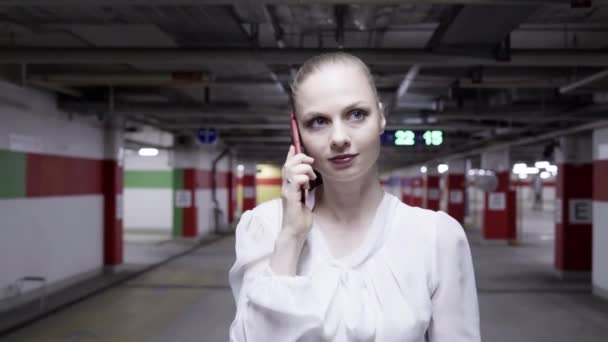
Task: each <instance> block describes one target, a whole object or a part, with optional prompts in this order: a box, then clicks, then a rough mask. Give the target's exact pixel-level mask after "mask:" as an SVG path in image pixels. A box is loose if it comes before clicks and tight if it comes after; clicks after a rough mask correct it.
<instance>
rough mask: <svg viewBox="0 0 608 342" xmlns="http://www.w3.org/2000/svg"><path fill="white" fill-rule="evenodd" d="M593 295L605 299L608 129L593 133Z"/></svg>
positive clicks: (607, 292) (607, 277)
mask: <svg viewBox="0 0 608 342" xmlns="http://www.w3.org/2000/svg"><path fill="white" fill-rule="evenodd" d="M593 149H594V151H593V228H592V229H593V262H592V265H593V267H592V275H591V278H592V280H591V281H592V283H593V293H594V294H595V295H597V296H600V297H603V298H605V299H608V248H606V246H607V245H608V177H607V176H608V128H603V129H597V130H595V131H594V132H593Z"/></svg>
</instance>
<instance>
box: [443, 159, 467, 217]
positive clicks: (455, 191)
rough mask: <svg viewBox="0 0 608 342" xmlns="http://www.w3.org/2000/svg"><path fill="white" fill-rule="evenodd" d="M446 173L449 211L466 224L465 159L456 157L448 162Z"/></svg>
mask: <svg viewBox="0 0 608 342" xmlns="http://www.w3.org/2000/svg"><path fill="white" fill-rule="evenodd" d="M447 164H448V171H447V175H446V191H447V213H448V214H449V215H450V216H452V217H453V218H454V219H455V220H456V221H458V222H460V224H461V225H464V191H465V183H466V182H465V166H466V165H465V164H466V163H465V160H464V159H455V160H450V161H449V162H448V163H447Z"/></svg>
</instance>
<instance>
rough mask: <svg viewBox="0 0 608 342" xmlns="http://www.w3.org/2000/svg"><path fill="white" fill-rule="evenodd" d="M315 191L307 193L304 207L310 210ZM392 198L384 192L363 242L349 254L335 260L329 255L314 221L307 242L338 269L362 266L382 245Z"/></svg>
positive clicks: (313, 202) (326, 243) (313, 204)
mask: <svg viewBox="0 0 608 342" xmlns="http://www.w3.org/2000/svg"><path fill="white" fill-rule="evenodd" d="M316 189H317V188H315V189H313V190H311V191H309V193H308V198H307V199H306V205H307V206H308V207H309V208H310V209H311V210H312V209H314V207H315V201H316V195H315V194H316ZM393 197H394V196H393V195H391V194H390V193H388V192H386V191H384V192H383V196H382V200H381V201H380V204H379V205H378V207H377V208H376V212H375V214H374V218H373V219H372V222H371V224H370V228H369V230H368V231H367V233H366V234H365V237H364V240H363V242H362V243H361V244H360V245H359V246H358V247H357V248H356V249H355V250H354V251H352V252H351V253H349V254H348V255H345V256H343V257H339V258H336V257H334V256H333V254H332V253H331V250H330V248H329V244H328V242H327V240H326V239H325V236H323V232H321V230H320V227H319V225H318V224H317V223H316V222H315V221H314V218H313V226H312V228H311V231H310V235H309V237H308V240H309V241H308V242H309V243H310V244H312V245H314V246H318V247H319V252H320V253H321V256H322V257H323V258H324V259H326V260H327V261H328V262H329V263H330V264H332V265H334V266H337V267H340V268H356V267H357V266H359V265H361V264H363V263H364V262H365V261H366V260H367V259H369V258H370V257H371V256H373V255H374V254H375V252H376V251H377V250H378V249H380V247H381V246H382V244H383V243H384V239H383V237H384V235H385V232H386V229H387V224H386V223H387V220H388V219H389V217H390V216H391V215H390V213H389V211H391V209H392V205H391V204H392V203H394V202H393V200H392V198H393Z"/></svg>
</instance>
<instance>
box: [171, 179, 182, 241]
mask: <svg viewBox="0 0 608 342" xmlns="http://www.w3.org/2000/svg"><path fill="white" fill-rule="evenodd" d="M183 188H184V170H180V169H174V170H173V201H172V202H173V236H175V237H181V236H183V235H184V233H183V232H184V209H182V208H176V207H175V190H181V189H183Z"/></svg>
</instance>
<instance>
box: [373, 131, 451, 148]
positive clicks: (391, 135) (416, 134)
mask: <svg viewBox="0 0 608 342" xmlns="http://www.w3.org/2000/svg"><path fill="white" fill-rule="evenodd" d="M380 141H381V142H382V145H389V146H440V145H442V144H443V142H444V136H443V131H439V130H428V131H412V130H409V129H400V130H386V131H384V133H383V134H382V136H381V137H380Z"/></svg>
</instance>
